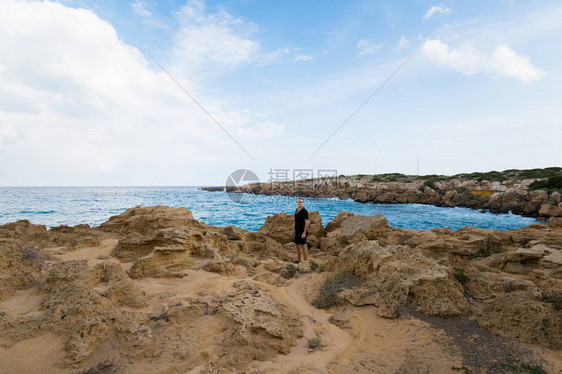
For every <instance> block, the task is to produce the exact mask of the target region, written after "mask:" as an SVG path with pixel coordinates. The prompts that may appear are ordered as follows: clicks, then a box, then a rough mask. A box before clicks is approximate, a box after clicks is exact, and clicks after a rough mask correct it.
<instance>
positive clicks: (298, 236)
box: [295, 232, 308, 244]
mask: <svg viewBox="0 0 562 374" xmlns="http://www.w3.org/2000/svg"><path fill="white" fill-rule="evenodd" d="M307 236H308V234H307V235H305V236H304V239H303V238H302V232H295V244H306V237H307Z"/></svg>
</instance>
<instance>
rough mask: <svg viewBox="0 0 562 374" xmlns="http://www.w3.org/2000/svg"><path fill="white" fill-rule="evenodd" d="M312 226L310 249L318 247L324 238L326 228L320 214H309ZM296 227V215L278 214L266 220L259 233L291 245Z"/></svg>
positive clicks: (308, 235)
mask: <svg viewBox="0 0 562 374" xmlns="http://www.w3.org/2000/svg"><path fill="white" fill-rule="evenodd" d="M308 218H309V219H310V226H309V228H308V234H307V238H306V242H307V244H308V245H309V246H310V247H317V246H318V243H319V240H320V238H321V237H323V236H324V226H322V218H321V217H320V213H319V212H311V211H309V212H308ZM294 226H295V215H294V214H287V213H284V212H283V213H277V214H275V215H273V216H269V217H267V218H266V219H265V223H264V224H263V226H262V227H260V228H259V230H258V233H260V234H262V235H265V236H267V237H270V238H272V239H275V240H277V241H278V242H279V243H281V244H285V243H291V242H293V241H294V237H293V235H292V234H291V233H292V230H293V227H294Z"/></svg>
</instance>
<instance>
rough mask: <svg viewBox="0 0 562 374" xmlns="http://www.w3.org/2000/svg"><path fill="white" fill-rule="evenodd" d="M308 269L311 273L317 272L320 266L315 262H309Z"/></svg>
mask: <svg viewBox="0 0 562 374" xmlns="http://www.w3.org/2000/svg"><path fill="white" fill-rule="evenodd" d="M310 269H311V270H312V271H317V270H318V269H320V265H318V263H317V262H315V261H310Z"/></svg>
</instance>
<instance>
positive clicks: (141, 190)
mask: <svg viewBox="0 0 562 374" xmlns="http://www.w3.org/2000/svg"><path fill="white" fill-rule="evenodd" d="M201 187H207V186H9V187H0V224H5V223H8V222H14V221H17V220H22V219H27V220H29V221H31V222H32V223H34V224H43V225H46V226H47V227H48V228H52V227H55V226H59V225H68V226H75V225H78V224H89V225H90V226H97V225H99V224H101V223H103V222H105V221H107V220H108V219H109V218H110V217H111V216H114V215H117V214H120V213H122V212H124V211H125V210H127V209H129V208H132V207H135V206H150V205H167V206H170V207H186V208H188V209H190V210H191V211H192V213H193V215H194V217H195V218H196V219H198V220H200V221H203V222H205V223H207V224H211V225H215V226H229V225H235V226H238V227H240V228H242V229H245V230H249V231H257V230H258V229H259V228H260V227H261V226H262V225H263V224H264V222H265V219H266V218H267V216H271V215H274V214H276V213H281V212H286V213H287V214H291V213H293V212H294V210H295V208H296V197H294V196H281V195H273V196H266V195H255V196H252V199H253V200H252V201H250V202H248V203H245V204H240V203H237V202H235V201H233V200H232V199H230V197H229V195H228V194H227V193H226V192H224V191H215V192H210V191H204V190H201ZM305 207H306V208H307V209H308V210H309V211H318V212H320V216H321V217H322V224H323V225H324V226H325V225H326V224H327V223H328V222H330V221H331V220H333V219H334V217H335V216H336V215H337V214H338V213H339V212H341V211H347V212H351V213H354V214H360V215H368V216H370V215H375V214H383V215H384V216H385V217H386V218H387V219H388V221H389V223H390V225H391V226H394V227H398V228H411V229H424V230H426V229H431V228H438V227H449V228H450V229H451V230H457V229H459V228H461V227H464V226H471V227H478V228H484V229H493V230H510V229H517V228H521V227H524V226H528V225H530V224H532V223H540V221H538V220H536V219H534V218H530V217H522V216H518V215H515V214H512V213H506V214H495V213H490V212H482V211H479V210H473V209H470V208H463V207H454V208H447V207H436V206H431V205H422V204H373V203H359V202H356V201H353V200H352V199H345V200H340V199H338V198H319V199H314V198H305Z"/></svg>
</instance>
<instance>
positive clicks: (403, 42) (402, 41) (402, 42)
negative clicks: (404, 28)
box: [396, 35, 410, 50]
mask: <svg viewBox="0 0 562 374" xmlns="http://www.w3.org/2000/svg"><path fill="white" fill-rule="evenodd" d="M409 45H410V41H409V40H408V39H406V37H405V36H404V35H402V37H401V38H400V40H399V41H398V46H396V49H398V50H400V49H402V48H406V47H408V46H409Z"/></svg>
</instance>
